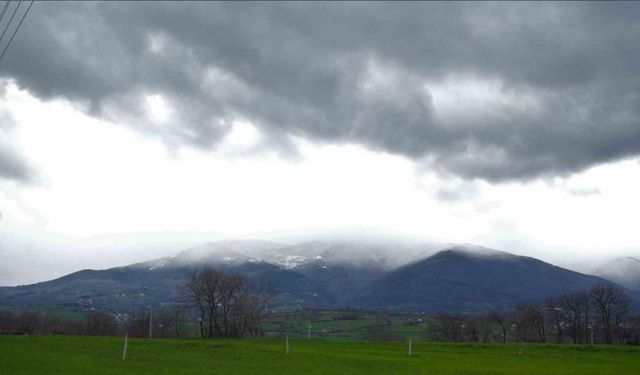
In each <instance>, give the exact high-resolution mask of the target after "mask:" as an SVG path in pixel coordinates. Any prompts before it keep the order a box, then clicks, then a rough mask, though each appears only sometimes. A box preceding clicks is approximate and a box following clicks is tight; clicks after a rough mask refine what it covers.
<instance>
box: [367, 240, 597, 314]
mask: <svg viewBox="0 0 640 375" xmlns="http://www.w3.org/2000/svg"><path fill="white" fill-rule="evenodd" d="M601 281H602V279H600V278H598V277H595V276H590V275H584V274H581V273H578V272H573V271H569V270H567V269H564V268H560V267H557V266H554V265H551V264H549V263H545V262H543V261H540V260H538V259H535V258H530V257H523V256H516V255H513V254H509V253H506V252H500V251H496V250H491V249H485V248H481V247H473V246H457V247H452V248H448V249H445V250H443V251H440V252H438V253H437V254H435V255H433V256H431V257H427V258H426V259H422V260H420V261H417V262H414V263H411V264H409V265H406V266H404V267H401V268H399V269H397V270H394V271H393V272H390V273H388V274H386V275H385V276H383V277H382V278H380V279H378V280H377V281H375V282H374V283H373V284H372V285H370V286H369V287H368V288H366V290H365V291H364V293H363V295H361V296H360V297H359V298H358V300H357V304H358V305H360V306H363V307H367V308H392V309H398V310H413V311H416V310H419V311H425V312H430V313H434V312H438V311H445V310H448V311H473V310H484V309H486V308H489V307H495V306H502V307H505V308H510V307H513V306H514V305H515V304H516V303H518V302H527V301H540V300H542V299H544V298H545V297H548V296H554V295H560V294H563V293H567V292H571V291H576V290H583V289H586V288H589V287H590V286H592V285H593V284H595V283H598V282H601Z"/></svg>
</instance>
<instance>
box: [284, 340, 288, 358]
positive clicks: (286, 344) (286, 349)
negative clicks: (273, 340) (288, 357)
mask: <svg viewBox="0 0 640 375" xmlns="http://www.w3.org/2000/svg"><path fill="white" fill-rule="evenodd" d="M284 352H285V353H286V354H289V335H286V336H285V337H284Z"/></svg>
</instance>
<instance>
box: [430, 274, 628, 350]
mask: <svg viewBox="0 0 640 375" xmlns="http://www.w3.org/2000/svg"><path fill="white" fill-rule="evenodd" d="M426 334H427V336H428V338H429V339H431V340H435V341H447V342H502V343H504V342H507V341H515V342H555V343H573V344H592V343H603V344H614V343H618V344H635V345H638V344H640V311H633V310H632V309H631V298H630V297H629V296H628V295H627V294H626V293H625V291H624V290H623V289H621V288H619V287H618V286H616V285H614V284H611V283H601V284H598V285H595V286H593V287H592V288H591V289H589V290H585V291H581V292H576V293H569V294H565V295H561V296H557V297H550V298H547V299H546V300H545V301H544V302H542V303H526V304H519V305H517V306H516V307H515V310H514V311H511V312H505V311H500V310H490V311H488V312H485V313H481V314H452V313H447V312H442V313H440V314H437V315H436V316H435V317H434V318H433V320H432V321H431V324H430V326H429V328H428V329H427V332H426Z"/></svg>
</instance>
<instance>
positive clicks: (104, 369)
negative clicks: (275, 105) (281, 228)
mask: <svg viewBox="0 0 640 375" xmlns="http://www.w3.org/2000/svg"><path fill="white" fill-rule="evenodd" d="M123 342H124V340H123V338H119V337H81V336H0V374H3V375H4V374H89V373H91V374H305V375H311V374H367V375H372V374H580V375H584V374H635V373H638V371H639V370H638V369H640V348H638V347H628V346H598V345H596V346H594V347H592V346H574V345H552V344H546V345H545V344H526V345H522V344H506V345H501V344H485V345H483V344H438V343H427V342H414V343H413V355H412V356H411V357H409V356H407V353H406V351H407V343H406V341H405V342H401V341H400V342H380V343H376V342H363V341H340V340H327V339H310V340H309V339H304V338H296V339H291V340H290V353H289V354H286V353H285V350H284V340H283V339H282V338H263V339H235V340H234V339H229V340H204V339H189V340H184V339H153V340H148V339H129V345H128V352H127V358H126V360H122V349H123Z"/></svg>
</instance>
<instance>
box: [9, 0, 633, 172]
mask: <svg viewBox="0 0 640 375" xmlns="http://www.w3.org/2000/svg"><path fill="white" fill-rule="evenodd" d="M639 16H640V6H639V5H638V4H635V3H630V4H627V3H624V4H623V3H588V4H582V3H535V4H533V3H525V4H505V3H482V4H475V3H455V4H443V3H426V4H414V3H340V4H336V3H313V4H302V3H277V4H263V3H259V4H256V3H251V4H247V3H240V4H237V3H215V4H211V3H206V4H203V3H189V4H184V3H183V4H175V3H173V4H172V3H127V4H123V3H88V4H77V3H38V4H36V6H34V8H33V9H32V13H30V15H29V18H28V19H27V21H25V24H24V25H23V28H22V29H21V30H20V33H19V35H18V36H17V37H16V39H15V41H14V45H12V47H11V50H10V51H9V53H8V54H7V56H5V60H4V61H3V62H2V64H3V69H2V72H1V74H2V75H4V76H5V77H11V78H13V79H14V80H15V82H16V83H17V84H18V85H20V86H21V87H24V88H26V89H28V90H30V91H31V92H33V93H34V94H36V95H38V96H39V97H41V98H54V97H65V98H68V99H71V100H77V101H81V102H83V103H86V104H87V108H88V109H89V111H91V112H92V113H94V114H95V115H100V116H104V117H107V118H111V119H113V120H115V121H118V122H123V123H127V124H130V125H132V126H135V127H137V128H139V129H140V130H141V131H146V132H149V133H150V134H157V135H159V136H161V137H162V138H163V139H164V140H166V141H167V142H168V143H170V144H175V145H190V146H194V147H200V148H211V147H215V145H216V144H217V142H219V140H220V139H221V138H222V137H224V135H225V134H226V133H227V132H228V131H229V126H230V125H229V124H230V123H231V121H232V120H233V119H236V118H243V119H248V120H251V121H253V122H254V123H256V124H257V125H258V126H259V127H260V128H261V129H262V130H263V131H264V133H265V134H267V136H271V137H270V142H271V145H272V146H274V147H278V148H280V149H283V150H287V149H291V143H290V142H289V137H290V136H298V137H305V138H308V139H312V140H317V141H321V142H352V143H359V144H362V145H365V146H366V147H368V148H371V149H374V150H380V151H384V152H389V153H394V154H400V155H404V156H406V157H409V158H412V159H415V160H417V161H420V162H423V163H428V164H429V165H430V166H431V167H432V168H435V169H436V170H439V171H441V172H443V173H447V174H453V175H456V176H459V177H463V178H466V179H473V178H480V179H485V180H489V181H497V182H499V181H507V180H517V179H530V178H535V177H538V176H542V175H563V174H569V173H572V172H575V171H579V170H581V169H584V168H587V167H590V166H592V165H596V164H599V163H603V162H608V161H612V160H618V159H621V158H625V157H630V156H633V155H637V154H639V153H640V123H639V119H640V90H639V89H640V76H639V75H638V73H637V72H638V71H640V51H639V50H638V48H637V41H638V40H640V29H638V27H637V26H636V25H637V20H638V18H639ZM452 80H454V81H455V80H458V81H460V82H462V85H463V86H464V84H465V82H467V83H473V82H476V83H478V82H479V84H480V86H482V85H485V84H487V82H489V83H491V84H492V85H493V86H492V87H494V88H493V89H492V90H493V91H489V92H487V91H481V92H480V94H478V95H479V98H475V99H474V97H469V96H468V95H466V94H464V93H463V95H459V96H458V101H454V102H453V103H454V104H455V107H454V108H453V110H451V108H450V109H449V112H452V113H448V114H447V113H444V112H443V110H442V108H443V104H442V100H443V96H442V95H443V94H442V90H443V89H442V87H445V86H446V85H447V84H448V82H452ZM443 85H444V86H443ZM458 89H460V88H459V87H458V88H457V89H455V88H454V89H451V88H450V89H449V94H451V92H453V93H454V94H456V90H458ZM463 89H464V88H462V90H463ZM452 90H453V91H452ZM445 92H446V90H445ZM149 94H159V95H162V97H163V98H165V100H166V101H167V102H168V103H169V104H170V105H171V107H172V108H173V110H174V111H173V115H172V117H171V118H170V119H169V120H168V121H167V122H166V123H163V124H158V123H154V122H153V121H151V120H150V119H149V117H148V116H147V115H146V112H145V111H146V110H145V101H144V96H145V95H149ZM465 95H466V96H465ZM491 96H498V98H491ZM505 98H506V99H505ZM474 100H475V102H474ZM478 103H479V104H478ZM487 103H488V104H487ZM485 107H486V108H485Z"/></svg>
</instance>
